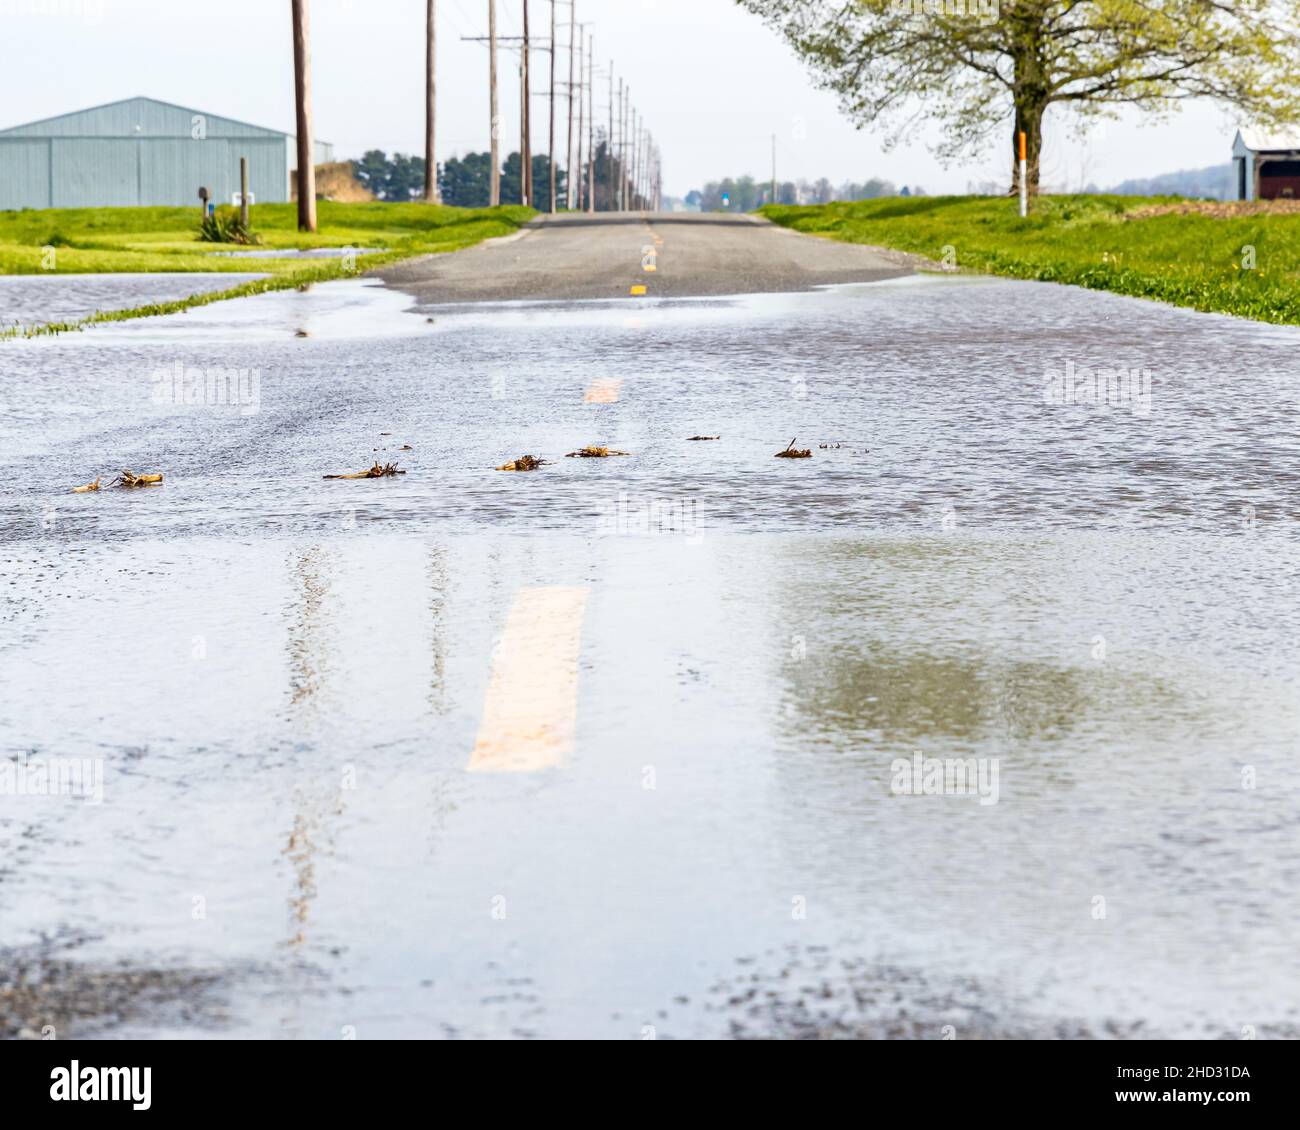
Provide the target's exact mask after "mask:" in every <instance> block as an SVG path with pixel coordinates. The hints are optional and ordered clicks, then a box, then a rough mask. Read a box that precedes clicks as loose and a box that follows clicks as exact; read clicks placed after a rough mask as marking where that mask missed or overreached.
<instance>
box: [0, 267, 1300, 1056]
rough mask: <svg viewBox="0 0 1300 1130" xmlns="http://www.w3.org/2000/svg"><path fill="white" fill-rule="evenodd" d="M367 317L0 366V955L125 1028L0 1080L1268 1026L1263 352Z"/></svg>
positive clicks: (399, 314) (1286, 649)
mask: <svg viewBox="0 0 1300 1130" xmlns="http://www.w3.org/2000/svg"><path fill="white" fill-rule="evenodd" d="M408 306H409V300H408V299H406V298H404V297H403V296H402V295H400V294H397V293H394V292H391V291H387V290H384V289H382V288H378V287H375V286H373V285H370V284H367V283H362V282H353V283H336V284H335V283H332V284H327V285H322V286H317V287H315V288H313V289H312V290H311V291H309V292H307V293H298V292H287V293H278V294H273V295H265V296H260V297H257V298H253V299H245V300H240V301H238V302H231V303H223V304H219V305H216V306H212V307H206V308H203V309H201V310H197V311H193V312H191V313H189V314H187V315H186V316H185V317H184V318H171V319H149V320H144V321H139V322H133V323H123V324H120V325H114V326H110V327H104V328H100V329H96V330H94V331H93V332H89V333H86V334H79V335H75V336H69V337H61V338H56V339H49V340H36V341H30V342H10V343H6V344H4V345H3V346H2V347H0V361H2V363H3V373H4V377H3V386H0V452H2V453H3V454H2V455H0V460H2V461H3V474H2V475H0V484H3V485H0V522H2V523H3V528H2V537H0V681H2V682H3V685H4V687H5V695H4V697H3V699H2V700H0V757H3V758H5V759H8V760H9V762H11V763H12V764H13V765H14V766H15V767H16V766H18V765H19V764H22V765H23V766H24V768H29V767H30V766H32V765H33V764H38V763H41V762H43V761H49V760H52V759H56V758H79V759H80V758H86V759H92V760H93V761H94V762H95V763H96V764H97V765H98V766H99V770H98V771H99V772H102V781H101V787H100V788H99V789H98V792H97V793H96V794H95V795H91V796H89V797H88V798H82V797H55V796H39V795H4V790H3V784H4V777H3V776H2V775H0V858H3V860H4V863H3V865H0V953H6V952H7V953H11V954H17V955H21V956H22V959H23V960H27V961H33V960H37V959H36V958H34V957H33V955H39V956H40V959H41V960H47V961H49V962H72V963H74V964H75V965H76V967H77V968H79V969H83V968H84V969H85V970H89V971H91V973H93V974H94V978H95V979H94V980H93V984H94V985H95V986H97V988H95V989H93V990H91V992H101V991H102V992H104V994H105V995H106V996H111V994H110V993H108V992H107V990H104V989H103V986H104V984H105V983H108V984H112V983H113V982H114V975H115V974H114V971H117V970H122V971H130V972H131V974H132V975H137V976H140V975H142V971H143V976H142V980H143V983H145V984H148V985H154V984H155V983H157V982H160V981H162V982H163V985H162V988H154V989H153V990H151V995H150V996H149V997H148V999H146V1000H143V1001H138V1002H136V1005H135V1007H131V1004H130V1002H129V1001H127V1002H125V1003H124V1002H123V1001H122V1000H121V999H117V998H114V1003H113V1007H112V1008H111V1010H110V1009H109V1008H108V1007H107V1006H106V1007H105V1008H104V1010H103V1011H104V1013H105V1015H103V1016H96V1015H95V1010H94V1009H93V1008H88V1007H87V1006H86V1005H85V1002H84V1000H81V1001H79V1002H78V1008H76V1009H74V1008H72V1006H71V1005H70V1004H69V1003H68V1000H67V994H64V995H63V996H59V995H58V994H50V995H47V996H44V997H43V996H42V995H41V993H40V992H39V991H35V990H33V991H32V992H31V994H30V1000H31V1002H32V1003H30V1004H29V1005H28V1006H26V1013H27V1014H26V1015H23V1016H20V1017H18V1018H16V1019H14V1018H7V1017H6V1016H5V1015H4V1013H3V1009H2V1008H0V1033H3V1032H4V1031H5V1028H4V1024H5V1022H6V1020H8V1021H9V1023H10V1024H11V1025H12V1026H13V1027H14V1028H15V1029H16V1028H17V1027H18V1026H19V1025H21V1026H25V1027H28V1028H31V1029H32V1030H33V1031H39V1030H40V1027H41V1026H42V1024H44V1023H47V1022H48V1023H60V1024H62V1025H64V1026H65V1027H67V1028H69V1029H70V1033H69V1034H76V1033H77V1032H86V1033H106V1034H113V1035H141V1034H145V1035H177V1034H198V1035H206V1034H212V1035H268V1036H301V1037H323V1038H331V1037H337V1036H339V1035H340V1034H353V1033H355V1034H356V1035H357V1036H358V1037H359V1038H366V1037H383V1036H393V1037H410V1036H443V1035H446V1036H580V1035H589V1036H597V1037H609V1038H629V1039H635V1038H645V1037H646V1036H648V1035H655V1036H658V1037H660V1038H668V1037H690V1036H729V1035H748V1036H786V1035H797V1036H804V1035H873V1036H884V1035H906V1036H919V1037H925V1038H940V1036H941V1035H943V1034H944V1029H945V1026H949V1025H950V1026H952V1028H953V1029H954V1031H955V1034H956V1035H957V1037H958V1038H966V1037H979V1036H985V1037H988V1036H1006V1035H1028V1036H1061V1035H1064V1036H1071V1035H1103V1036H1109V1035H1117V1036H1146V1035H1176V1036H1194V1037H1231V1038H1236V1037H1239V1036H1240V1035H1242V1034H1243V1032H1245V1031H1247V1030H1253V1031H1254V1032H1255V1033H1257V1034H1258V1035H1260V1036H1268V1035H1291V1036H1294V1035H1296V1034H1297V1033H1300V1006H1298V1004H1297V990H1298V989H1300V955H1298V954H1297V952H1296V949H1295V946H1294V937H1295V935H1296V932H1297V927H1300V909H1298V907H1297V902H1296V899H1295V897H1294V894H1293V892H1294V887H1295V881H1296V879H1297V875H1298V872H1300V838H1298V836H1297V832H1298V830H1300V805H1298V804H1297V801H1298V800H1300V796H1298V795H1297V794H1298V792H1300V790H1298V789H1297V785H1296V775H1295V770H1294V764H1295V758H1296V754H1297V752H1300V737H1298V735H1300V726H1298V723H1300V694H1298V693H1297V691H1298V690H1300V687H1298V686H1297V682H1298V677H1300V642H1298V641H1300V601H1297V597H1296V579H1297V576H1296V575H1297V566H1296V560H1297V557H1296V552H1295V550H1296V524H1295V519H1296V509H1297V493H1296V492H1297V482H1298V481H1300V480H1298V475H1300V445H1297V443H1296V441H1295V438H1294V437H1295V434H1296V424H1297V420H1296V416H1297V411H1296V396H1295V393H1296V386H1297V381H1298V380H1300V362H1297V360H1296V358H1297V356H1300V352H1298V351H1297V345H1298V344H1300V331H1296V330H1293V329H1285V328H1277V327H1265V326H1260V325H1256V324H1252V323H1248V322H1243V321H1235V320H1231V319H1227V318H1221V317H1214V316H1207V315H1200V314H1194V313H1190V312H1187V311H1181V310H1175V309H1171V308H1166V307H1160V306H1156V305H1152V304H1144V303H1140V302H1137V301H1134V300H1128V299H1124V298H1119V297H1116V296H1112V295H1106V294H1096V293H1090V292H1086V291H1081V290H1073V289H1067V288H1060V287H1052V286H1047V285H1042V284H1033V283H1021V282H1009V281H994V280H985V279H970V278H942V277H932V278H919V279H907V280H900V281H895V282H889V283H880V284H872V285H865V286H850V287H842V288H835V289H831V290H823V291H817V292H813V293H808V294H798V295H766V296H753V297H745V298H736V299H708V300H679V301H673V302H663V303H656V302H653V301H651V302H648V303H647V302H644V301H640V302H638V301H635V300H630V299H629V300H624V301H621V302H617V303H609V302H590V303H567V304H532V305H495V306H492V305H480V306H465V307H456V308H447V307H437V308H431V309H420V310H415V311H408V310H407V307H408ZM300 334H303V335H305V336H298V335H300ZM1067 366H1068V369H1067ZM1118 368H1122V369H1123V370H1124V371H1125V373H1126V374H1128V373H1129V371H1131V370H1137V371H1138V373H1139V376H1140V379H1138V380H1136V381H1133V380H1127V381H1123V382H1120V381H1118V380H1112V388H1111V392H1112V394H1113V395H1112V397H1111V399H1114V400H1120V401H1122V402H1120V403H1116V404H1113V405H1106V404H1104V403H1103V404H1095V403H1051V402H1049V401H1050V400H1051V396H1050V395H1048V396H1045V390H1047V392H1049V393H1050V392H1051V390H1052V389H1054V388H1057V387H1058V382H1056V381H1055V380H1054V379H1052V378H1049V376H1048V374H1049V373H1054V372H1059V373H1061V374H1062V375H1064V374H1065V373H1066V372H1067V371H1068V372H1069V373H1070V375H1071V386H1070V387H1071V389H1073V390H1074V391H1073V392H1072V394H1071V399H1074V400H1080V399H1082V400H1085V401H1086V400H1087V399H1088V398H1089V396H1090V395H1092V392H1093V391H1095V387H1094V386H1091V385H1089V384H1088V383H1087V382H1086V381H1082V380H1081V379H1080V373H1081V372H1082V371H1083V370H1088V369H1090V370H1093V371H1096V370H1111V371H1113V370H1115V369H1118ZM1147 371H1149V374H1147ZM178 372H179V373H180V374H181V375H182V377H183V378H184V379H182V380H180V381H178V380H177V379H176V374H177V373H178ZM195 374H197V377H196V376H195ZM214 374H216V376H214ZM254 376H256V379H254ZM1101 385H1102V399H1103V401H1104V400H1105V392H1106V381H1105V379H1104V378H1103V380H1102V382H1101ZM221 388H225V389H226V390H227V391H228V392H232V395H231V396H228V397H227V398H226V399H227V402H226V403H217V402H215V400H216V399H217V398H216V397H214V396H213V395H211V392H212V390H213V389H217V390H220V389H221ZM196 389H197V390H199V391H197V392H195V391H194V390H196ZM232 390H233V391H232ZM1125 390H1127V394H1125ZM231 399H233V400H234V403H229V400H231ZM696 435H705V436H719V437H721V438H719V439H717V440H711V441H691V440H690V439H689V437H691V436H696ZM792 438H793V439H795V440H797V446H798V447H801V448H802V447H808V448H810V449H811V450H812V456H811V458H810V459H806V460H789V459H775V458H773V455H774V454H775V453H776V452H777V451H780V450H781V449H783V448H785V447H786V446H787V445H788V444H789V443H790V441H791V439H792ZM587 444H600V445H608V446H610V447H614V448H617V449H620V450H623V451H627V452H630V453H631V454H630V455H629V456H627V457H618V458H610V459H567V458H565V457H564V456H565V454H566V452H569V451H574V450H576V449H578V448H580V447H582V446H584V445H587ZM822 445H826V446H825V447H823V446H822ZM407 447H409V448H410V450H405V448H407ZM525 453H529V454H533V455H536V456H540V457H542V458H544V459H546V460H548V461H549V464H548V465H547V466H544V467H542V468H541V469H540V470H538V471H536V472H532V473H526V474H510V473H500V472H496V471H494V470H493V469H492V468H494V467H495V466H497V465H498V464H501V463H504V462H506V461H507V460H510V459H514V458H516V457H517V456H520V455H523V454H525ZM376 459H378V460H380V461H383V462H389V461H396V462H398V463H399V465H400V467H401V468H402V469H404V470H406V471H407V472H408V473H407V474H406V475H404V476H401V477H397V478H391V479H383V480H369V481H329V482H327V481H324V479H323V476H324V475H326V474H331V473H340V472H348V471H358V470H362V469H364V468H365V467H367V466H369V465H370V464H371V463H372V462H373V461H375V460H376ZM124 467H129V468H131V469H133V470H135V471H137V472H145V471H161V472H163V473H164V474H165V476H166V482H165V484H164V485H163V486H162V487H158V488H152V489H146V490H140V491H132V492H126V491H101V492H100V493H98V494H83V495H73V494H69V493H67V490H68V488H70V487H72V486H74V485H78V484H81V483H84V482H88V481H90V480H92V479H94V478H95V477H96V476H103V477H104V479H105V482H107V480H108V478H109V477H111V475H112V474H114V473H115V472H116V471H118V470H120V469H121V468H124ZM521 598H522V599H521ZM539 603H540V604H541V605H543V606H544V607H548V608H549V609H550V611H549V612H545V611H544V612H543V613H540V614H538V615H537V616H535V617H534V618H532V619H529V618H528V616H526V615H523V614H521V609H525V608H535V606H536V605H538V604H539ZM548 617H549V619H548ZM570 644H572V646H573V647H574V648H575V649H576V650H575V651H574V652H573V656H574V658H573V671H572V672H571V675H572V677H571V678H566V670H565V668H566V665H567V664H568V663H569V653H568V651H567V650H566V649H567V648H568V647H569V645H570ZM530 665H531V666H530ZM533 678H535V680H536V683H537V685H538V686H543V687H545V691H544V693H543V692H541V691H537V692H536V693H533V692H534V691H535V690H536V688H535V687H534V686H532V685H531V683H530V679H533ZM521 711H522V712H523V720H522V721H520V719H519V718H518V717H517V716H518V715H519V714H520V712H521ZM529 712H535V713H536V724H535V726H533V727H532V729H531V730H530V729H529V717H530V713H529ZM512 727H513V728H512ZM524 731H528V732H527V733H525V732H524ZM503 734H504V735H505V738H504V739H503V738H502V735H503ZM521 734H522V735H523V737H522V738H521V737H520V735H521ZM502 740H507V741H509V740H518V741H520V742H522V744H524V745H526V746H527V747H528V749H529V751H530V753H529V756H530V757H534V758H536V759H537V760H536V761H535V762H530V763H527V764H525V763H522V762H521V763H517V764H515V763H510V762H508V761H505V760H494V758H495V757H496V752H494V751H496V749H497V746H498V745H499V744H500V742H501V741H502ZM918 754H919V755H920V757H921V759H922V762H921V764H922V766H923V767H924V765H926V764H927V762H926V760H925V759H962V760H963V761H964V760H965V759H973V760H972V762H971V764H972V765H978V767H979V773H980V774H981V776H980V778H979V780H980V782H981V785H982V786H988V787H984V788H982V790H981V792H980V793H979V794H978V795H974V794H972V793H970V792H969V791H968V794H967V795H952V792H951V791H949V792H948V794H947V795H905V792H904V790H903V789H902V788H900V787H899V784H898V780H899V777H900V772H901V770H900V767H899V765H898V764H897V763H898V762H900V761H903V762H906V763H907V764H908V765H909V766H910V764H912V759H913V758H914V757H916V755H918ZM551 755H554V757H553V758H551ZM548 758H551V760H548ZM3 766H4V762H3V761H0V774H2V773H3ZM484 768H486V769H489V770H497V771H482V770H483V769H484ZM11 777H12V774H11ZM11 791H12V790H11ZM30 791H31V790H29V792H30ZM58 968H59V969H60V970H62V971H63V974H64V975H66V969H64V966H62V965H59V966H58ZM164 974H168V975H169V976H170V977H171V978H172V980H167V979H166V977H164ZM126 975H127V974H126V972H123V973H122V974H121V976H122V977H125V976H126ZM74 980H75V979H74ZM84 995H85V991H84V990H83V997H84ZM120 995H121V994H120V993H119V997H120ZM128 996H129V994H128ZM110 1012H111V1015H112V1016H113V1017H115V1018H116V1019H115V1020H114V1021H113V1022H110V1021H109V1020H108V1019H107V1018H106V1017H107V1016H108V1014H109V1013H110Z"/></svg>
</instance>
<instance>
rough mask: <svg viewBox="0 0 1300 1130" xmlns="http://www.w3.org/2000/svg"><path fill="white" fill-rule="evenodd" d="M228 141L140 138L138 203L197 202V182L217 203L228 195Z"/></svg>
mask: <svg viewBox="0 0 1300 1130" xmlns="http://www.w3.org/2000/svg"><path fill="white" fill-rule="evenodd" d="M233 181H234V177H233V176H232V174H231V171H230V143H229V142H227V141H222V140H220V139H214V138H211V137H209V138H208V139H207V141H190V140H189V139H185V140H183V141H181V140H177V139H175V138H169V137H151V138H149V139H148V140H147V141H142V142H140V203H141V204H151V205H160V204H171V205H177V206H183V205H187V204H188V205H193V206H194V207H195V208H197V207H198V206H199V186H200V185H202V186H203V187H205V188H207V189H208V191H209V192H211V193H212V199H213V200H215V201H216V202H217V203H218V204H221V203H224V202H225V201H227V200H229V199H230V194H231V192H232V191H233V188H232V183H233Z"/></svg>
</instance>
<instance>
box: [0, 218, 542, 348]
mask: <svg viewBox="0 0 1300 1130" xmlns="http://www.w3.org/2000/svg"><path fill="white" fill-rule="evenodd" d="M535 215H536V213H535V212H534V211H533V210H532V209H531V208H521V207H519V206H517V205H513V206H505V207H501V208H477V209H471V208H449V207H443V206H439V205H431V204H385V203H365V204H335V203H332V202H330V201H321V203H320V205H319V207H318V227H319V230H318V231H317V232H315V233H313V234H306V233H303V232H299V231H298V230H297V223H298V212H297V205H295V204H260V205H257V206H256V207H254V208H253V215H252V226H253V230H254V231H255V232H256V233H257V235H258V236H259V237H260V239H261V242H260V243H259V244H258V246H257V248H245V247H239V246H236V245H233V244H219V243H201V242H199V240H198V238H197V229H198V223H199V218H200V214H199V209H198V208H197V207H195V208H68V209H51V210H44V211H21V212H0V275H49V274H114V273H137V272H143V273H152V272H168V273H177V272H179V273H190V272H194V273H204V274H208V273H211V274H223V273H224V274H248V273H250V272H256V273H258V274H264V275H266V276H268V277H266V278H263V279H258V280H256V281H254V282H248V283H243V284H238V285H235V284H232V286H231V287H230V288H229V289H227V290H219V291H214V292H212V293H209V294H202V295H196V296H194V297H192V298H186V299H181V300H179V301H177V302H169V303H163V304H160V305H154V306H147V307H139V308H137V309H132V310H120V311H106V312H103V313H99V314H94V315H92V316H91V317H90V318H87V319H84V320H82V321H80V322H77V323H71V324H67V323H62V324H52V325H47V326H38V327H32V328H26V329H13V330H6V331H0V336H16V335H22V336H33V335H34V334H39V333H59V332H62V331H64V330H68V329H76V328H80V326H82V325H89V324H93V323H94V322H100V321H118V320H122V319H124V318H131V317H141V316H146V315H152V314H167V313H173V312H175V311H177V310H183V309H187V308H189V307H191V306H199V305H207V304H208V303H211V302H220V301H222V300H224V299H227V298H238V297H243V296H244V295H248V294H260V293H264V292H266V291H269V290H283V289H287V288H290V287H295V286H301V285H303V284H305V283H312V282H327V281H329V280H330V279H337V278H347V277H349V276H352V275H355V274H357V273H358V272H359V271H360V270H369V269H372V268H374V267H381V266H384V265H385V264H388V263H393V262H397V261H398V260H401V259H407V258H411V257H412V256H416V255H429V254H436V253H441V252H448V251H459V250H460V249H461V248H464V247H470V246H472V245H474V244H476V243H481V242H482V241H483V240H485V239H493V238H495V237H498V236H504V235H510V234H512V233H513V232H515V231H517V230H518V229H519V228H520V227H521V226H522V225H523V224H525V223H527V222H528V221H529V220H530V219H532V217H533V216H535ZM343 247H355V248H368V249H372V250H373V251H374V254H368V255H361V256H357V257H356V258H355V263H350V262H348V261H346V260H343V259H341V258H339V259H320V258H287V259H275V258H260V257H259V258H246V257H243V256H236V257H232V256H230V254H229V253H230V252H232V251H245V250H257V249H261V250H311V249H313V248H343ZM223 253H224V254H223Z"/></svg>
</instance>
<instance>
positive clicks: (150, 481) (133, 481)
mask: <svg viewBox="0 0 1300 1130" xmlns="http://www.w3.org/2000/svg"><path fill="white" fill-rule="evenodd" d="M162 481H163V477H162V476H161V475H137V474H135V473H134V472H132V471H123V472H122V473H121V474H120V475H118V477H117V478H115V479H114V480H113V481H112V482H111V483H109V486H114V487H127V488H134V487H156V486H161V485H162Z"/></svg>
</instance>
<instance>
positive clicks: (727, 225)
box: [379, 212, 911, 305]
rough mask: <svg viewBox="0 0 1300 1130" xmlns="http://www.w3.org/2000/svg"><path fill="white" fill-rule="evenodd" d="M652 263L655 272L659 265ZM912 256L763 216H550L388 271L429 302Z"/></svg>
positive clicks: (697, 291)
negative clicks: (839, 239)
mask: <svg viewBox="0 0 1300 1130" xmlns="http://www.w3.org/2000/svg"><path fill="white" fill-rule="evenodd" d="M651 268H652V269H651ZM910 273H911V269H910V267H909V266H908V265H907V259H906V257H904V256H899V255H892V254H886V253H882V252H881V251H879V250H878V249H875V248H869V247H862V246H860V245H856V244H851V243H836V242H833V241H831V240H827V239H819V238H816V237H815V236H806V235H802V234H800V233H798V232H793V231H790V230H789V229H788V228H780V227H777V226H775V225H774V224H770V223H768V222H767V221H765V220H761V219H759V218H757V217H755V216H724V215H712V214H692V213H654V212H644V213H617V214H597V215H595V216H547V217H543V218H541V219H539V220H538V221H536V222H535V223H534V224H533V225H531V226H530V227H528V228H526V229H525V230H524V231H522V232H521V233H520V234H518V235H515V236H508V237H506V238H505V239H501V240H494V241H491V242H490V243H487V244H483V245H480V246H478V247H474V248H470V249H469V250H467V251H462V252H460V253H458V254H455V255H435V256H430V257H428V258H425V259H419V260H416V261H414V262H412V263H405V264H401V265H399V266H396V267H392V268H390V269H388V270H384V271H380V272H379V276H380V277H381V278H382V279H383V280H384V281H385V282H387V283H388V284H390V285H391V286H395V287H398V288H400V289H402V290H405V291H407V292H409V293H411V294H414V295H415V296H416V297H417V298H418V299H419V300H420V302H421V304H422V305H435V304H439V303H457V302H509V301H519V300H539V299H541V300H545V299H552V300H576V299H592V298H618V297H627V296H628V295H629V294H630V292H631V289H632V288H633V287H635V286H645V287H646V294H647V296H650V297H659V298H692V297H706V296H716V295H726V294H756V293H763V292H768V293H780V292H787V293H788V292H793V291H804V290H810V289H812V288H813V287H817V286H826V285H831V284H835V283H861V282H878V281H880V280H882V279H890V278H897V277H899V276H901V275H906V274H910Z"/></svg>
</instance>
